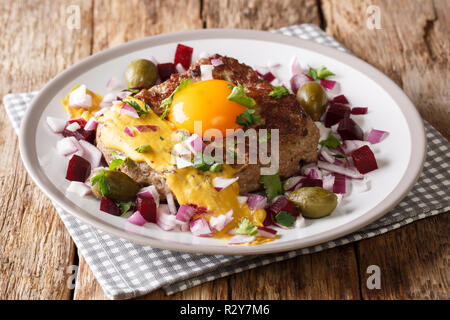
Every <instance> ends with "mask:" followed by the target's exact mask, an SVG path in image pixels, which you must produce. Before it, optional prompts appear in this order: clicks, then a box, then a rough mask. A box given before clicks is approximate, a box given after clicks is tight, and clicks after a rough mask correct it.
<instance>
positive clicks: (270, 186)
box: [259, 173, 284, 201]
mask: <svg viewBox="0 0 450 320" xmlns="http://www.w3.org/2000/svg"><path fill="white" fill-rule="evenodd" d="M259 183H262V184H263V185H264V190H266V195H267V199H268V200H269V201H270V200H272V199H273V198H275V197H276V196H277V195H280V194H283V193H284V190H283V185H282V183H281V180H280V175H279V174H278V173H277V174H273V175H267V176H261V178H260V180H259Z"/></svg>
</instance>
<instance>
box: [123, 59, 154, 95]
mask: <svg viewBox="0 0 450 320" xmlns="http://www.w3.org/2000/svg"><path fill="white" fill-rule="evenodd" d="M157 79H158V69H157V68H156V66H155V64H154V63H153V62H151V61H149V60H145V59H139V60H134V61H132V62H131V63H130V64H129V65H128V67H127V69H126V70H125V81H126V83H127V86H128V87H129V88H150V87H151V86H153V85H154V84H155V83H156V80H157Z"/></svg>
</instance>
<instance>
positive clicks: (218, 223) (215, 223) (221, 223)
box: [209, 210, 233, 231]
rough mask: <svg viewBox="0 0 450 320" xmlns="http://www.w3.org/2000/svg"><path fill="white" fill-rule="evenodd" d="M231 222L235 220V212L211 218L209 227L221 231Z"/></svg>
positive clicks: (231, 211)
mask: <svg viewBox="0 0 450 320" xmlns="http://www.w3.org/2000/svg"><path fill="white" fill-rule="evenodd" d="M231 220H233V210H230V211H228V212H227V213H225V214H221V215H218V216H217V217H211V218H210V219H209V225H210V226H211V227H212V228H214V229H216V230H217V231H221V230H222V229H223V228H225V226H226V225H227V224H228V223H230V221H231Z"/></svg>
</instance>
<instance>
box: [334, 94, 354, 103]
mask: <svg viewBox="0 0 450 320" xmlns="http://www.w3.org/2000/svg"><path fill="white" fill-rule="evenodd" d="M331 102H337V103H342V104H350V102H348V100H347V98H346V97H345V96H344V95H343V94H341V95H339V96H336V97H334V98H333V99H331Z"/></svg>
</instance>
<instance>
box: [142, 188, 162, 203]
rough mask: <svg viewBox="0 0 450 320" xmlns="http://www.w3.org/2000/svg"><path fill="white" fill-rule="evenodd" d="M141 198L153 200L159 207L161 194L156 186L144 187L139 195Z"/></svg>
mask: <svg viewBox="0 0 450 320" xmlns="http://www.w3.org/2000/svg"><path fill="white" fill-rule="evenodd" d="M137 196H138V197H140V198H153V200H155V203H156V206H157V207H158V206H159V193H158V190H156V187H155V186H148V187H144V188H142V189H141V190H139V192H138V193H137Z"/></svg>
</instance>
